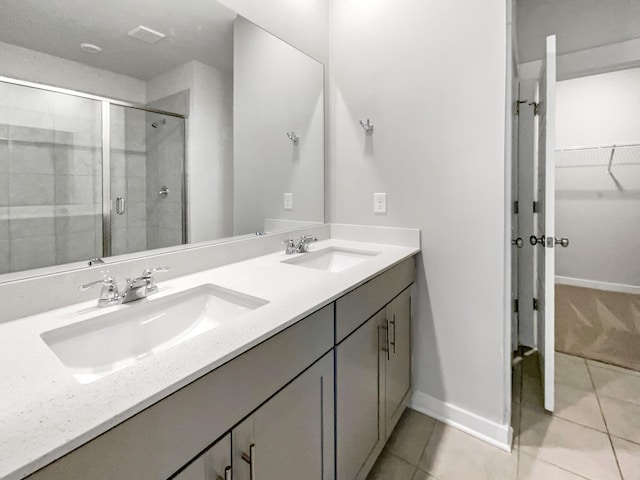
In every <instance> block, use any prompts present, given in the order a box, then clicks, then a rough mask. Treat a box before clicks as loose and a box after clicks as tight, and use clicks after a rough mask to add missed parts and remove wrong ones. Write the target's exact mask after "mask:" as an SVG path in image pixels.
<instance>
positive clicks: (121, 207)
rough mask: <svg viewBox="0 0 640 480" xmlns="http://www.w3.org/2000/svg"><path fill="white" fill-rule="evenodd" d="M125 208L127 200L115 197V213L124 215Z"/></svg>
mask: <svg viewBox="0 0 640 480" xmlns="http://www.w3.org/2000/svg"><path fill="white" fill-rule="evenodd" d="M126 210H127V200H126V199H125V198H124V197H118V198H116V213H117V214H118V215H124V212H125V211H126Z"/></svg>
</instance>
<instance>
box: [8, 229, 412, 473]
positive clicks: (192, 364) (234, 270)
mask: <svg viewBox="0 0 640 480" xmlns="http://www.w3.org/2000/svg"><path fill="white" fill-rule="evenodd" d="M330 246H335V247H344V248H352V249H358V250H369V251H375V252H379V254H378V255H376V256H375V257H372V258H369V259H367V260H366V261H364V262H362V263H360V264H358V265H355V266H353V267H351V268H349V269H347V270H344V271H341V272H337V273H330V272H326V271H321V270H315V269H311V268H305V267H300V266H296V265H289V264H286V263H281V261H282V260H285V259H290V258H291V256H290V255H285V254H284V253H274V254H270V255H264V256H261V257H256V258H253V259H250V260H246V261H243V262H239V263H233V264H229V265H225V266H222V267H218V268H214V269H212V270H206V271H203V272H199V273H195V274H192V275H187V276H184V277H179V278H175V279H172V280H168V281H162V280H161V278H159V283H158V285H159V287H160V292H159V293H158V294H156V295H154V296H152V297H150V298H148V299H144V300H140V301H138V302H134V303H130V304H126V305H119V306H114V307H109V308H98V307H97V306H96V301H95V300H94V301H91V302H84V303H79V304H75V305H71V306H69V307H65V308H60V309H57V310H52V311H49V312H45V313H42V314H38V315H34V316H31V317H25V318H22V319H19V320H16V321H12V322H8V323H6V324H0V386H1V388H0V479H2V480H13V479H20V478H24V477H25V476H27V475H29V474H31V473H33V472H35V471H36V470H38V469H39V468H41V467H43V466H45V465H47V464H48V463H51V462H52V461H54V460H56V459H57V458H60V457H61V456H63V455H64V454H66V453H68V452H70V451H71V450H73V449H75V448H77V447H78V446H80V445H82V444H84V443H86V442H88V441H89V440H91V439H92V438H95V437H96V436H98V435H99V434H101V433H103V432H105V431H107V430H109V429H110V428H112V427H114V426H115V425H117V424H119V423H121V422H122V421H124V420H126V419H127V418H130V417H131V416H133V415H135V414H136V413H138V412H140V411H141V410H143V409H145V408H146V407H148V406H149V405H152V404H153V403H155V402H157V401H159V400H161V399H162V398H164V397H166V396H168V395H169V394H171V393H173V392H175V391H176V390H178V389H180V388H182V387H184V386H185V385H187V384H188V383H190V382H192V381H194V380H195V379H197V378H199V377H201V376H202V375H204V374H206V373H208V372H210V371H212V370H214V369H215V368H216V367H218V366H220V365H222V364H224V363H225V362H227V361H229V360H231V359H232V358H234V357H236V356H238V355H240V354H241V353H243V352H245V351H247V350H249V349H250V348H251V347H253V346H255V345H257V344H258V343H260V342H262V341H264V340H266V339H267V338H269V337H271V336H273V335H274V334H276V333H278V332H280V331H282V330H283V329H285V328H286V327H288V326H290V325H291V324H293V323H295V322H297V321H298V320H300V319H302V318H304V317H306V316H307V315H309V314H310V313H312V312H314V311H315V310H318V309H319V308H320V307H322V306H324V305H327V304H329V303H331V302H333V301H334V300H336V299H337V298H338V297H340V296H342V295H343V294H345V293H346V292H348V291H350V290H352V289H353V288H355V287H357V286H358V285H361V284H362V283H364V282H366V281H367V280H369V279H371V278H372V277H374V276H376V275H378V274H379V273H381V272H382V271H384V270H387V269H389V268H390V267H392V266H394V265H396V264H398V263H399V262H401V261H402V260H404V259H406V258H408V257H410V256H412V255H415V254H416V253H418V252H419V249H418V248H414V247H406V246H395V245H387V244H373V243H363V242H354V241H346V240H338V239H330V240H325V241H321V242H318V243H316V244H313V245H312V246H311V248H310V251H316V250H320V249H324V248H327V247H330ZM302 255H304V254H302ZM207 283H210V284H214V285H218V286H221V287H225V288H229V289H232V290H236V291H238V292H241V293H245V294H248V295H252V296H255V297H259V298H262V299H265V300H268V301H269V303H268V304H267V305H264V306H262V307H260V308H258V309H256V310H253V311H251V312H248V313H247V314H245V315H243V316H242V317H240V318H238V319H236V320H235V321H233V322H231V323H229V324H227V325H225V326H224V327H221V328H215V329H213V330H210V331H208V332H205V333H203V334H201V335H199V336H197V337H195V338H193V339H191V340H188V341H186V342H184V343H182V344H179V345H176V346H175V347H172V348H170V349H168V350H166V351H164V352H160V353H158V354H156V355H151V356H149V357H147V358H145V359H143V360H141V361H139V362H137V363H135V364H133V365H131V366H129V367H127V368H124V369H122V370H119V371H116V372H114V373H112V374H110V375H107V376H105V377H103V378H101V379H99V380H97V381H95V382H93V383H89V384H80V383H79V382H78V381H76V380H75V378H74V377H73V376H72V374H71V373H70V372H69V370H67V369H66V367H65V366H64V365H63V364H62V363H61V362H60V360H59V359H58V358H57V357H56V355H55V354H54V353H53V352H52V351H51V350H50V349H49V348H48V347H47V345H46V344H45V343H44V341H43V340H42V338H41V337H40V335H41V334H42V333H43V332H46V331H49V330H52V329H55V328H59V327H62V326H65V325H69V324H72V323H75V322H78V321H82V320H86V319H89V318H92V317H95V316H98V315H102V314H105V313H108V312H112V311H116V310H118V309H129V308H136V305H139V304H140V303H142V302H153V301H155V300H156V299H159V298H161V297H163V296H166V295H170V294H173V293H176V292H179V291H182V290H186V289H189V288H193V287H195V286H198V285H202V284H207ZM97 293H98V292H96V294H97Z"/></svg>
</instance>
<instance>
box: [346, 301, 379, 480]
mask: <svg viewBox="0 0 640 480" xmlns="http://www.w3.org/2000/svg"><path fill="white" fill-rule="evenodd" d="M383 322H384V311H382V312H380V313H378V314H377V315H374V316H373V317H372V318H370V319H369V320H368V321H367V322H366V323H365V324H364V325H362V326H361V327H360V328H358V329H357V330H356V331H355V332H353V333H352V334H351V335H350V336H349V337H347V338H346V339H345V340H344V341H343V342H342V343H340V344H339V345H338V346H337V347H336V366H337V369H336V420H337V423H336V442H337V443H336V462H337V467H338V468H337V478H338V479H340V480H342V479H355V478H363V477H360V476H359V473H360V472H361V471H363V470H367V471H368V468H366V469H364V468H363V467H365V465H367V463H372V462H371V459H373V461H375V457H377V455H378V453H379V452H380V451H381V450H382V447H383V446H384V442H385V435H384V423H383V421H381V420H382V418H381V415H382V413H383V411H384V401H383V400H384V399H383V396H382V393H384V392H382V391H381V390H380V384H381V382H384V361H385V360H384V357H383V356H381V355H380V346H381V345H380V339H381V338H382V335H381V334H380V333H381V328H382V325H383ZM369 468H370V466H369Z"/></svg>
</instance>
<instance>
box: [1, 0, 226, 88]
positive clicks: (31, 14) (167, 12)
mask: <svg viewBox="0 0 640 480" xmlns="http://www.w3.org/2000/svg"><path fill="white" fill-rule="evenodd" d="M236 16H237V15H236V13H235V12H233V11H232V10H230V9H229V8H227V7H225V6H224V5H222V4H220V3H218V2H216V1H214V0H135V1H132V0H46V1H42V0H2V1H1V2H0V42H5V43H10V44H14V45H18V46H20V47H24V48H28V49H31V50H36V51H38V52H42V53H47V54H49V55H54V56H56V57H62V58H65V59H67V60H73V61H76V62H80V63H83V64H86V65H90V66H92V67H96V68H102V69H105V70H109V71H112V72H115V73H120V74H123V75H128V76H130V77H134V78H138V79H140V80H144V81H148V80H150V79H152V78H154V77H156V76H157V75H159V74H161V73H164V72H167V71H169V70H171V69H173V68H175V67H177V66H179V65H182V64H184V63H186V62H189V61H192V60H197V61H199V62H202V63H205V64H207V65H210V66H212V67H215V68H219V69H222V70H225V71H232V69H233V21H234V19H235V18H236ZM138 25H144V26H145V27H148V28H151V29H153V30H157V31H159V32H162V33H164V34H165V35H166V38H164V39H162V40H161V41H159V42H158V43H157V44H155V45H149V44H147V43H144V42H141V41H140V40H136V39H134V38H131V37H129V36H128V35H127V33H128V32H129V31H130V30H132V29H133V28H135V27H137V26H138ZM81 43H92V44H96V45H98V46H100V47H101V48H102V53H99V54H89V53H85V52H83V51H82V50H81V49H80V44H81Z"/></svg>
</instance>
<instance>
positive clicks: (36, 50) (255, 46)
mask: <svg viewBox="0 0 640 480" xmlns="http://www.w3.org/2000/svg"><path fill="white" fill-rule="evenodd" d="M0 77H1V78H0V274H2V275H0V281H6V280H10V279H13V278H16V277H24V276H29V275H32V274H38V273H42V272H43V270H33V269H42V268H45V267H52V266H56V265H57V266H59V265H64V267H63V268H77V267H79V266H82V265H87V262H88V261H89V260H90V259H93V258H97V257H102V258H104V257H111V256H115V255H123V254H132V253H140V252H146V251H149V250H154V249H159V248H166V247H176V248H178V247H177V246H180V245H185V244H193V243H200V242H208V241H216V240H221V239H228V238H232V237H234V238H237V237H240V236H255V235H256V234H257V235H260V234H264V233H270V232H275V231H282V230H290V229H294V228H300V227H307V226H309V225H313V224H321V223H323V222H324V91H323V85H324V74H323V65H322V64H321V63H319V62H317V61H316V60H314V59H312V58H310V57H308V56H307V55H305V54H303V53H302V52H300V51H298V50H296V49H295V48H293V47H292V46H290V45H288V44H286V43H284V42H283V41H281V40H279V39H278V38H276V37H274V36H273V35H271V34H269V33H267V32H265V31H264V30H262V29H260V28H259V27H257V26H256V25H254V24H252V23H251V22H249V21H247V20H246V19H244V18H243V17H240V16H238V15H237V14H236V13H235V12H234V11H232V10H230V9H229V8H227V7H226V6H224V5H222V4H220V3H217V2H216V1H215V0H184V1H181V2H176V1H175V0H153V1H151V0H136V1H135V2H132V1H130V0H111V1H108V2H105V1H101V0H47V1H46V2H41V1H36V0H3V2H2V4H1V5H0ZM59 268H60V267H58V269H59ZM25 271H28V272H25Z"/></svg>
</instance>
